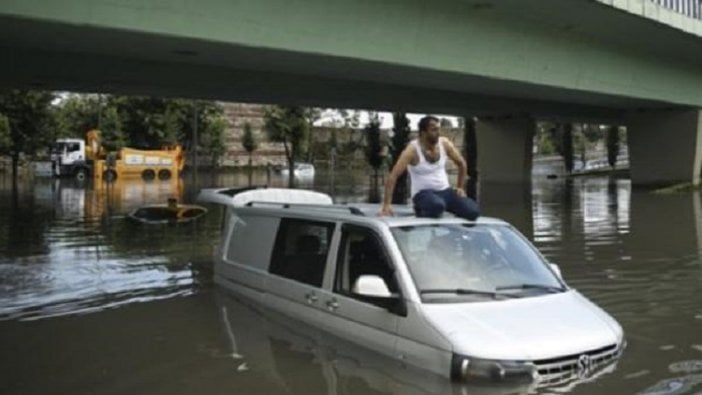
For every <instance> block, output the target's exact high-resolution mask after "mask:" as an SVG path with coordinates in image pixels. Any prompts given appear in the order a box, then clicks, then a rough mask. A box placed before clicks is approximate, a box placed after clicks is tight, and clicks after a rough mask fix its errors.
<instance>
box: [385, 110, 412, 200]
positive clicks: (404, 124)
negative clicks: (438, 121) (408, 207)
mask: <svg viewBox="0 0 702 395" xmlns="http://www.w3.org/2000/svg"><path fill="white" fill-rule="evenodd" d="M392 119H393V128H392V131H393V134H392V139H390V156H391V161H392V166H394V165H395V163H397V160H398V159H399V158H400V154H401V153H402V151H404V149H405V147H406V146H407V143H409V136H410V126H409V119H408V118H407V114H405V113H403V112H396V113H393V114H392ZM407 195H408V190H407V172H406V171H405V172H404V173H402V175H401V176H400V177H399V178H398V179H397V182H396V183H395V189H394V190H393V194H392V203H394V204H404V203H406V202H407Z"/></svg>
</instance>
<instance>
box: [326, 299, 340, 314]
mask: <svg viewBox="0 0 702 395" xmlns="http://www.w3.org/2000/svg"><path fill="white" fill-rule="evenodd" d="M326 304H327V308H328V309H329V311H334V310H336V309H338V308H339V302H337V301H336V299H330V300H327V303H326Z"/></svg>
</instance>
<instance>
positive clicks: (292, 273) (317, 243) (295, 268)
mask: <svg viewBox="0 0 702 395" xmlns="http://www.w3.org/2000/svg"><path fill="white" fill-rule="evenodd" d="M321 246H322V242H321V240H320V239H319V236H317V235H312V234H304V235H300V236H298V237H297V239H296V240H295V254H294V255H293V256H291V257H290V261H289V264H288V265H287V266H288V270H286V271H287V272H288V273H287V274H288V275H289V277H290V278H293V279H296V280H299V281H302V282H304V283H306V284H314V285H318V286H319V285H322V279H323V278H324V267H325V263H326V262H325V261H326V251H320V248H321Z"/></svg>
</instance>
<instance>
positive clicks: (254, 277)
mask: <svg viewBox="0 0 702 395" xmlns="http://www.w3.org/2000/svg"><path fill="white" fill-rule="evenodd" d="M200 200H203V201H208V202H213V203H220V204H223V205H225V207H226V211H225V218H224V221H223V227H224V229H223V232H222V239H221V242H220V243H219V248H218V249H217V251H216V254H215V265H214V280H215V282H216V283H217V284H219V285H220V286H222V287H223V288H225V289H227V290H229V291H231V292H233V293H236V294H238V295H241V296H243V297H245V298H247V299H250V300H252V301H254V302H255V303H257V304H260V305H262V306H265V307H267V308H269V309H272V310H275V311H278V312H280V313H283V314H286V315H289V316H291V317H293V318H295V319H298V320H301V321H304V322H305V323H308V324H310V325H312V326H314V327H318V328H320V329H322V330H325V331H327V332H330V333H332V334H333V335H335V336H337V337H340V338H342V339H345V340H348V341H351V342H353V343H356V344H358V345H361V346H363V347H365V348H367V349H370V350H374V351H375V352H378V353H380V354H383V355H385V356H387V357H390V358H392V359H393V360H396V361H397V363H399V364H403V365H408V366H414V367H418V368H422V369H426V370H429V371H431V372H434V373H436V374H439V375H443V376H446V377H450V378H452V379H454V380H456V381H459V382H475V381H481V380H484V381H490V382H537V383H544V382H548V383H553V382H557V381H559V380H569V379H572V378H575V379H577V378H588V377H589V378H592V377H593V376H595V375H598V374H601V373H602V372H603V371H605V370H606V369H610V367H611V365H612V364H613V363H614V362H615V361H616V360H617V359H618V358H619V356H620V355H621V353H622V352H623V350H624V347H625V340H624V333H623V330H622V328H621V326H620V325H619V324H618V323H617V322H616V321H615V320H614V319H613V318H612V317H611V316H610V315H608V314H607V313H606V312H604V311H603V310H602V309H600V308H599V307H597V306H596V305H594V304H593V303H592V302H590V301H589V300H587V299H586V298H585V297H584V296H583V295H581V294H580V293H578V292H577V291H576V290H575V289H573V288H570V287H569V286H568V285H567V284H566V283H565V282H564V280H563V279H562V277H561V272H560V269H559V268H558V267H557V266H556V265H555V264H549V263H548V262H547V261H546V260H545V259H544V258H543V257H542V256H541V254H539V252H538V251H537V250H536V248H535V247H534V246H533V245H532V244H531V243H529V241H528V240H527V239H526V238H524V236H522V235H521V234H520V233H519V232H518V231H517V230H516V229H514V228H513V227H512V226H510V225H509V224H507V223H506V222H504V221H501V220H499V219H494V218H486V217H481V218H479V219H478V220H477V221H474V222H470V221H466V220H464V219H460V218H455V217H453V216H445V217H444V218H439V219H433V218H417V217H415V216H414V215H413V212H412V210H411V209H410V208H409V207H408V208H407V209H406V210H405V211H404V212H403V211H402V210H401V208H400V207H397V208H396V210H395V212H396V215H397V216H394V217H378V216H377V215H376V213H377V212H378V211H379V209H380V207H379V205H354V206H347V205H336V204H332V199H331V198H330V197H329V196H328V195H325V194H322V193H319V192H313V191H304V190H293V189H264V190H251V191H244V192H239V191H235V190H226V189H219V190H203V191H201V194H200ZM605 367H606V369H605Z"/></svg>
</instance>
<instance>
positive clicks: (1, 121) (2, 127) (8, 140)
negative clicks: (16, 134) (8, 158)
mask: <svg viewBox="0 0 702 395" xmlns="http://www.w3.org/2000/svg"><path fill="white" fill-rule="evenodd" d="M11 146H12V137H11V136H10V120H9V119H7V117H6V116H4V115H2V114H0V152H7V151H9V149H10V147H11Z"/></svg>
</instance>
